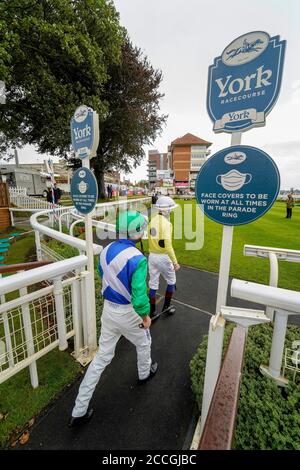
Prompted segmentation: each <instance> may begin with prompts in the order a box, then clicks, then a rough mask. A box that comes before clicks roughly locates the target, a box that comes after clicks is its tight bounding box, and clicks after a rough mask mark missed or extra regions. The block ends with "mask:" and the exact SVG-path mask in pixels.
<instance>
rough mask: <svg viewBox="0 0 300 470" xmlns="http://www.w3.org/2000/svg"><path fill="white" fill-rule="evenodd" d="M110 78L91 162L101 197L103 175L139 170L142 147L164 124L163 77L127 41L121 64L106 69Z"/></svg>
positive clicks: (105, 90) (151, 139)
mask: <svg viewBox="0 0 300 470" xmlns="http://www.w3.org/2000/svg"><path fill="white" fill-rule="evenodd" d="M109 75H110V78H109V80H108V81H107V83H106V85H105V88H104V91H103V94H102V98H103V99H104V100H105V102H106V103H107V107H108V109H109V112H108V114H107V117H106V119H105V120H103V121H102V122H101V124H100V143H99V147H98V152H97V156H96V157H95V158H93V159H92V160H91V165H92V167H93V168H94V171H95V176H96V178H97V180H98V186H99V194H100V195H101V197H104V195H105V189H104V173H105V171H107V170H110V169H117V170H121V171H124V172H126V173H128V172H129V171H130V170H131V169H132V167H134V168H135V167H136V166H138V165H139V164H140V162H141V160H142V158H143V157H144V151H143V145H145V144H151V143H152V141H153V140H154V139H155V137H156V135H157V133H159V132H160V131H161V129H162V126H163V124H164V123H165V121H166V116H164V115H160V114H159V102H160V99H161V98H162V97H163V95H162V94H161V93H160V91H159V85H160V83H161V80H162V73H161V71H159V70H155V69H154V68H153V67H152V65H151V64H150V62H149V60H148V58H147V57H145V56H143V54H142V52H141V50H140V49H139V48H137V47H134V46H133V45H132V44H131V42H130V41H129V39H128V38H127V39H126V41H125V42H124V44H123V45H122V54H121V61H120V62H119V63H118V64H113V65H112V66H111V67H110V68H109Z"/></svg>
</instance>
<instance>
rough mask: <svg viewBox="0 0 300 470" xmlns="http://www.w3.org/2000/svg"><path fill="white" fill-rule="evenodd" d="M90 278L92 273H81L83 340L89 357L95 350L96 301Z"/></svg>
mask: <svg viewBox="0 0 300 470" xmlns="http://www.w3.org/2000/svg"><path fill="white" fill-rule="evenodd" d="M92 276H94V273H91V272H89V271H84V272H82V273H81V277H82V281H81V286H82V313H83V328H84V340H85V345H86V346H87V347H88V349H89V355H90V354H91V353H93V351H95V350H96V348H97V331H96V301H95V295H94V292H93V284H92V282H93V279H92Z"/></svg>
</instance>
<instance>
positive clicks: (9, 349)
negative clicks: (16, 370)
mask: <svg viewBox="0 0 300 470" xmlns="http://www.w3.org/2000/svg"><path fill="white" fill-rule="evenodd" d="M1 277H2V274H0V279H1ZM1 304H5V295H1V296H0V305H1ZM3 324H4V336H5V343H6V350H7V357H8V364H9V367H13V366H14V355H13V348H12V342H11V337H10V329H9V321H8V318H7V315H6V313H4V314H3Z"/></svg>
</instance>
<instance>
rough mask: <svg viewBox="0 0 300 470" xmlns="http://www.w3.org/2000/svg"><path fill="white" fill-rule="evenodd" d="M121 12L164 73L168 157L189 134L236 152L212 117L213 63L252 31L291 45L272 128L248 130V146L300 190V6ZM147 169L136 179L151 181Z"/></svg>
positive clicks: (234, 2)
mask: <svg viewBox="0 0 300 470" xmlns="http://www.w3.org/2000/svg"><path fill="white" fill-rule="evenodd" d="M115 6H116V8H117V10H118V11H119V13H120V18H121V23H122V24H123V25H124V26H125V27H126V28H127V30H128V32H129V35H130V37H131V39H132V41H133V43H134V44H135V45H137V46H139V47H141V49H142V50H143V51H144V53H145V54H146V55H147V56H148V58H149V60H150V61H151V63H152V65H153V66H154V67H156V68H159V69H161V70H162V72H163V83H162V86H161V91H162V92H163V93H164V94H165V97H164V99H163V100H162V103H161V110H162V112H163V113H165V114H168V115H169V118H168V121H167V125H166V127H165V128H164V131H163V133H162V135H161V137H159V138H157V140H156V141H155V142H154V145H153V147H152V148H157V149H158V150H159V151H160V152H166V151H167V146H168V144H170V142H171V141H172V140H174V139H175V138H177V137H180V136H182V135H184V134H185V133H187V132H191V133H192V134H195V135H197V136H199V137H202V138H203V139H205V140H208V141H210V142H213V145H212V147H211V149H212V153H215V152H216V151H218V150H220V149H222V148H224V147H228V146H229V145H230V135H229V134H225V133H222V134H215V133H214V132H213V131H212V122H211V120H210V118H209V116H208V113H207V111H206V89H207V74H208V67H209V65H211V63H212V62H213V59H214V57H217V56H219V55H221V53H222V51H223V49H224V48H225V47H226V46H227V45H228V44H229V43H230V42H231V41H232V40H233V39H235V38H236V37H238V36H240V35H242V34H244V33H247V32H250V31H258V30H261V31H266V32H267V33H269V34H270V36H275V35H280V37H281V39H286V40H287V50H286V57H285V66H284V72H283V82H282V87H281V92H280V95H279V99H278V101H277V103H276V105H275V107H274V108H273V110H272V111H271V113H270V114H269V115H268V117H267V120H266V126H265V127H262V128H258V129H251V130H249V131H247V132H245V133H244V134H243V136H242V143H243V144H247V145H253V146H256V147H259V148H262V149H264V150H265V151H266V152H267V153H269V154H270V156H271V157H272V158H274V160H275V161H276V163H277V165H278V167H279V170H280V174H281V182H282V183H281V187H282V188H290V187H294V188H296V187H298V188H299V189H300V130H299V128H300V119H299V114H300V60H299V52H300V2H299V1H298V0H285V1H283V0H251V2H242V1H241V0H227V1H225V2H222V1H220V0H115ZM148 148H151V147H145V150H148ZM145 163H146V162H144V164H143V165H141V167H140V168H139V169H138V170H136V171H135V173H134V176H133V175H131V178H133V177H134V179H135V177H136V178H137V179H138V178H140V177H145V176H146V164H145Z"/></svg>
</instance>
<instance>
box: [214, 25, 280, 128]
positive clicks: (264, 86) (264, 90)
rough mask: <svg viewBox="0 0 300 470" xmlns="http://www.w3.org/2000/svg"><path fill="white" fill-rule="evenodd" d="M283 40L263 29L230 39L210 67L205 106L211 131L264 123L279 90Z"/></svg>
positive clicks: (250, 126) (255, 125)
mask: <svg viewBox="0 0 300 470" xmlns="http://www.w3.org/2000/svg"><path fill="white" fill-rule="evenodd" d="M285 46H286V41H280V40H279V36H274V37H272V38H270V36H269V35H268V34H267V33H265V32H263V31H254V32H251V33H247V34H244V35H243V36H240V37H238V38H237V39H235V40H234V41H232V42H231V43H230V44H229V46H227V47H226V48H225V49H224V51H223V53H222V55H221V56H220V57H216V58H215V60H214V63H213V65H211V66H210V67H209V72H208V89H207V110H208V114H209V116H210V118H211V119H212V121H213V122H214V129H213V130H214V132H231V133H232V132H242V131H246V130H248V129H251V128H252V127H257V126H264V125H265V119H266V115H267V114H268V113H269V112H270V111H271V109H272V107H273V106H274V104H275V102H276V100H277V98H278V95H279V91H280V85H281V79H282V71H283V62H284V54H285Z"/></svg>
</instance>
